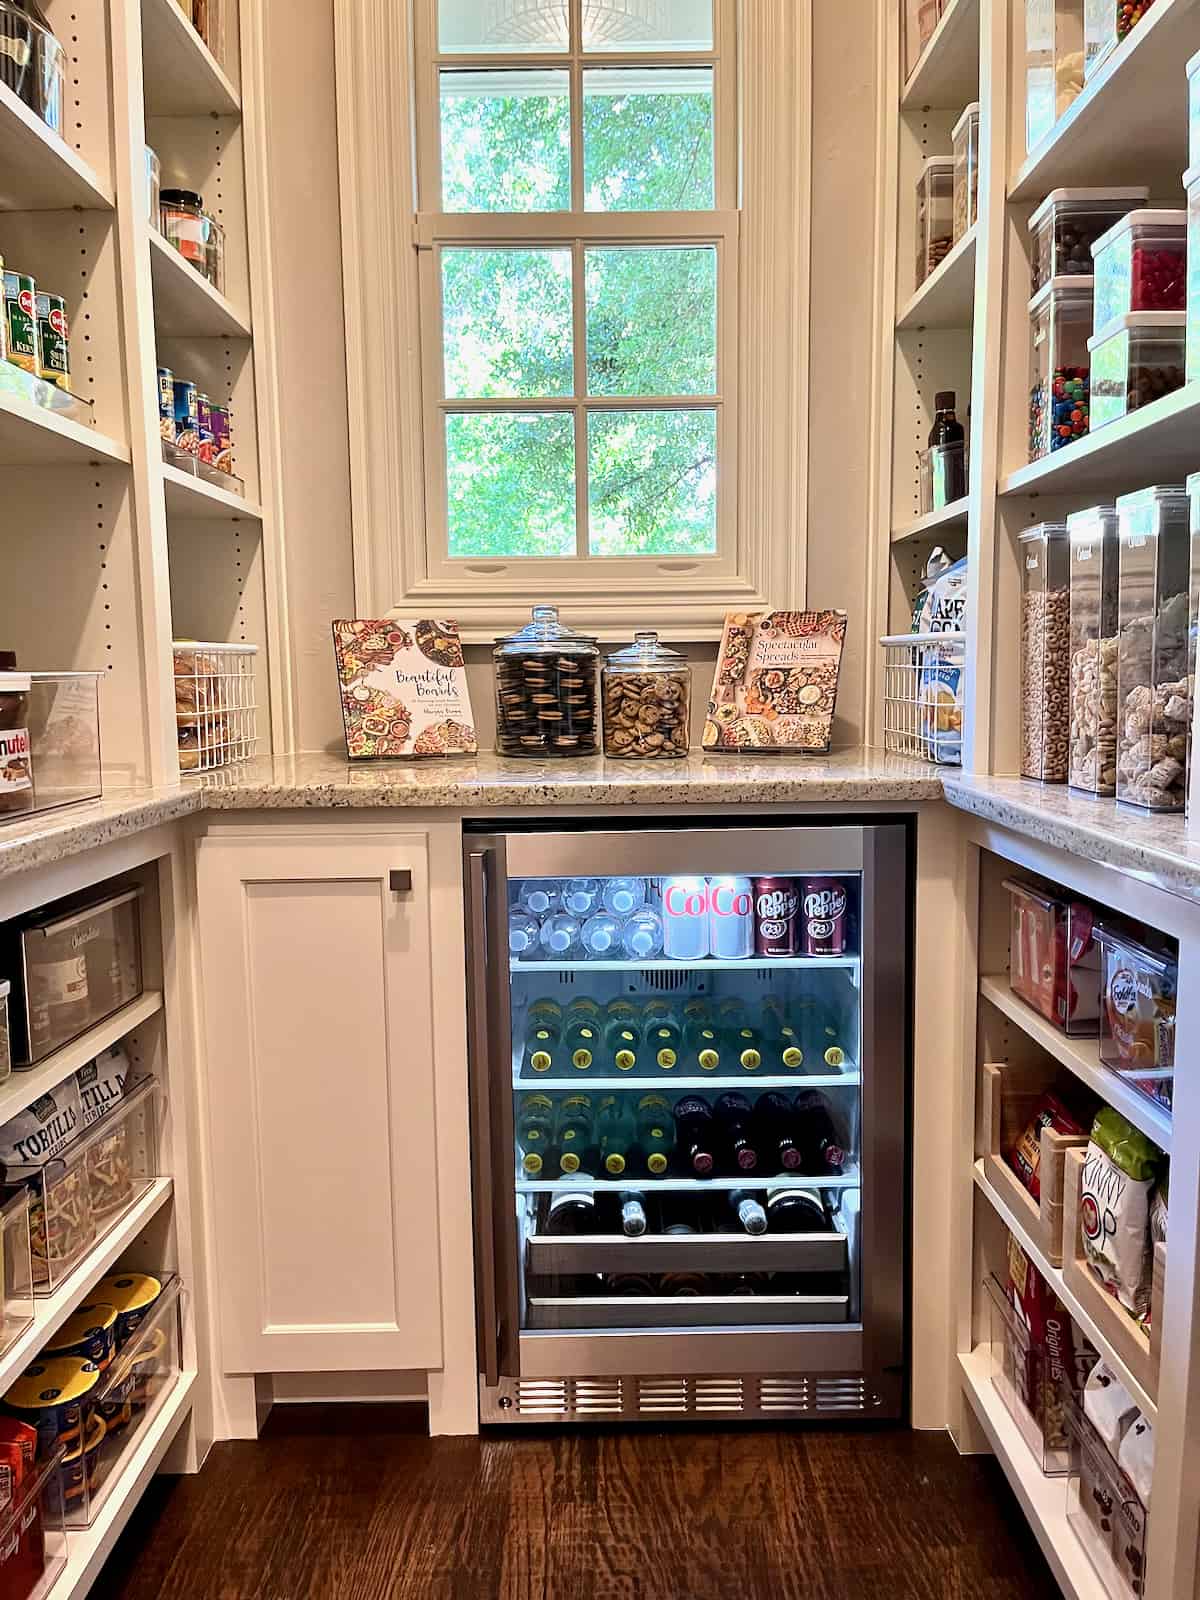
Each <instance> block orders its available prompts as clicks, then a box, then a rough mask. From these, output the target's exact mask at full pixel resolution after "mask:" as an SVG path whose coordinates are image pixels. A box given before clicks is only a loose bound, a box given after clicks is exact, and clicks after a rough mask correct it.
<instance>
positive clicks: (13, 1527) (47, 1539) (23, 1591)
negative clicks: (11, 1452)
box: [0, 1446, 67, 1600]
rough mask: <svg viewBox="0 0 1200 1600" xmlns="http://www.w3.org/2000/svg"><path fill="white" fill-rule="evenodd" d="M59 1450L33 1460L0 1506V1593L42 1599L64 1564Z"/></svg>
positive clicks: (13, 1598)
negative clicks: (45, 1457)
mask: <svg viewBox="0 0 1200 1600" xmlns="http://www.w3.org/2000/svg"><path fill="white" fill-rule="evenodd" d="M62 1458H63V1450H62V1447H61V1446H59V1448H58V1449H56V1450H55V1451H54V1452H53V1453H52V1454H51V1455H50V1457H49V1459H48V1460H46V1461H45V1462H42V1463H37V1462H35V1463H34V1464H33V1465H32V1467H30V1468H29V1470H28V1473H27V1474H26V1475H24V1476H22V1477H21V1479H20V1480H19V1481H18V1483H17V1485H16V1490H15V1496H14V1497H13V1498H11V1499H10V1501H9V1503H8V1504H7V1505H6V1506H5V1507H4V1509H3V1510H2V1511H0V1596H2V1597H3V1600H43V1597H44V1596H45V1595H48V1594H50V1593H51V1592H52V1591H53V1589H54V1587H55V1585H56V1584H57V1582H58V1579H59V1578H60V1576H61V1575H62V1572H63V1569H64V1568H65V1567H66V1564H67V1534H66V1525H65V1522H64V1517H63V1511H64V1499H63V1490H62Z"/></svg>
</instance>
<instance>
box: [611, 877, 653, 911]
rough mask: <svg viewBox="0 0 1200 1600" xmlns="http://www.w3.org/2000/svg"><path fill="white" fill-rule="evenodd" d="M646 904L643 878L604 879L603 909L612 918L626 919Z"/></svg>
mask: <svg viewBox="0 0 1200 1600" xmlns="http://www.w3.org/2000/svg"><path fill="white" fill-rule="evenodd" d="M645 903H646V880H645V878H606V879H605V880H604V909H605V910H606V911H611V912H612V914H613V916H614V917H627V916H628V915H629V913H630V912H631V911H636V910H637V908H638V907H639V906H644V905H645Z"/></svg>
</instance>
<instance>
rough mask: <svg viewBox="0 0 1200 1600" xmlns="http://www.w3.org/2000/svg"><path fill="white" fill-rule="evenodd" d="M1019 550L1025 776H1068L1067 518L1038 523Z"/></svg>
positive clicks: (1052, 779) (1055, 779)
mask: <svg viewBox="0 0 1200 1600" xmlns="http://www.w3.org/2000/svg"><path fill="white" fill-rule="evenodd" d="M1018 543H1019V545H1020V549H1021V776H1022V777H1023V778H1039V779H1040V780H1041V781H1042V782H1043V783H1065V782H1066V781H1067V746H1068V736H1069V731H1070V642H1071V595H1070V545H1069V543H1068V540H1067V525H1066V523H1065V522H1039V523H1038V525H1037V527H1036V528H1029V529H1027V530H1026V531H1025V532H1024V533H1022V534H1021V535H1020V536H1019V539H1018Z"/></svg>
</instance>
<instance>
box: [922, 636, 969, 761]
mask: <svg viewBox="0 0 1200 1600" xmlns="http://www.w3.org/2000/svg"><path fill="white" fill-rule="evenodd" d="M918 648H921V649H922V650H923V654H924V665H923V666H922V668H921V682H920V687H919V694H920V705H921V739H922V742H923V744H924V746H925V754H926V756H927V757H928V758H929V760H930V761H937V762H940V763H941V764H942V765H943V766H953V767H958V766H961V765H962V733H963V680H964V676H965V673H964V668H963V654H962V647H961V645H960V644H959V643H958V642H957V641H956V642H955V643H954V644H953V645H950V646H947V648H946V649H944V650H943V649H942V648H941V647H940V646H938V645H932V646H924V647H918Z"/></svg>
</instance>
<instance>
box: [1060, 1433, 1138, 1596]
mask: <svg viewBox="0 0 1200 1600" xmlns="http://www.w3.org/2000/svg"><path fill="white" fill-rule="evenodd" d="M1067 1428H1068V1432H1069V1434H1070V1472H1069V1476H1068V1478H1067V1521H1068V1523H1069V1524H1070V1526H1071V1531H1072V1532H1073V1533H1074V1535H1075V1537H1076V1538H1077V1539H1078V1540H1079V1542H1080V1544H1081V1545H1082V1546H1083V1548H1084V1549H1085V1550H1086V1551H1087V1555H1088V1559H1089V1560H1090V1561H1091V1563H1092V1565H1093V1566H1094V1567H1095V1569H1096V1571H1097V1572H1098V1573H1099V1575H1100V1579H1101V1582H1102V1585H1103V1587H1104V1589H1105V1590H1106V1591H1107V1592H1108V1594H1109V1595H1110V1596H1111V1597H1112V1600H1120V1597H1121V1596H1126V1595H1127V1596H1129V1597H1130V1600H1133V1597H1135V1596H1139V1595H1143V1594H1145V1592H1146V1535H1147V1531H1148V1529H1149V1525H1150V1518H1149V1513H1148V1511H1147V1509H1146V1506H1145V1504H1144V1503H1143V1502H1142V1500H1141V1499H1140V1497H1139V1496H1138V1493H1137V1490H1136V1489H1135V1488H1134V1486H1133V1484H1132V1483H1131V1482H1130V1481H1129V1479H1128V1477H1127V1476H1126V1475H1125V1473H1123V1472H1122V1471H1121V1469H1120V1467H1119V1466H1118V1465H1117V1463H1116V1462H1115V1461H1114V1460H1113V1458H1112V1456H1111V1455H1110V1454H1109V1450H1108V1446H1107V1445H1106V1444H1105V1443H1104V1440H1103V1439H1102V1438H1101V1437H1100V1435H1099V1434H1098V1433H1097V1432H1096V1430H1095V1428H1093V1426H1092V1424H1091V1422H1090V1421H1089V1420H1088V1418H1087V1416H1086V1415H1085V1414H1084V1411H1083V1409H1082V1407H1081V1406H1080V1405H1078V1404H1076V1403H1072V1404H1071V1405H1070V1406H1069V1408H1068V1411H1067Z"/></svg>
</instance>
